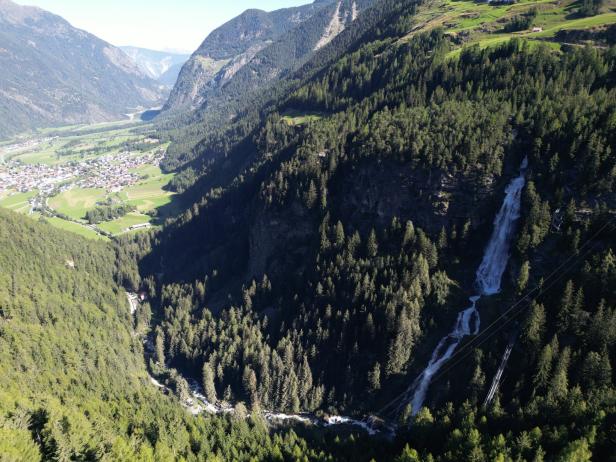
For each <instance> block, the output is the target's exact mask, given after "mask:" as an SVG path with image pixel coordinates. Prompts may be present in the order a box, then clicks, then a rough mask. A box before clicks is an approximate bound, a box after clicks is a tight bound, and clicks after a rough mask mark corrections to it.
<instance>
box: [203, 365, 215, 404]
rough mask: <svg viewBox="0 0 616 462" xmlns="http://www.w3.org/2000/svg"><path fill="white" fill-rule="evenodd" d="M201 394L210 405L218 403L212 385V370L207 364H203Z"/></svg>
mask: <svg viewBox="0 0 616 462" xmlns="http://www.w3.org/2000/svg"><path fill="white" fill-rule="evenodd" d="M202 372H203V393H204V395H205V398H206V399H207V400H208V401H209V402H210V403H215V402H216V401H218V398H217V397H216V386H215V385H214V369H213V368H212V365H211V364H210V363H209V362H206V363H203V370H202Z"/></svg>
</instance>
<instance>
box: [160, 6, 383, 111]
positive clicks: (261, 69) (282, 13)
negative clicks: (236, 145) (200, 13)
mask: <svg viewBox="0 0 616 462" xmlns="http://www.w3.org/2000/svg"><path fill="white" fill-rule="evenodd" d="M370 3H372V1H371V0H358V1H355V0H339V1H335V0H317V1H315V2H314V3H312V4H309V5H304V6H300V7H295V8H285V9H281V10H276V11H273V12H269V13H268V12H265V11H261V10H247V11H245V12H244V13H242V14H241V15H240V16H238V17H236V18H234V19H232V20H231V21H229V22H227V23H226V24H223V25H222V26H221V27H219V28H218V29H216V30H215V31H213V32H212V33H211V34H210V35H209V36H208V37H207V38H206V39H205V41H204V42H203V43H202V44H201V46H200V47H199V48H198V49H197V51H195V52H194V53H193V55H192V56H191V58H190V59H189V60H188V62H187V63H186V64H185V65H184V67H183V68H182V71H181V72H180V75H179V77H178V81H177V82H176V85H175V87H174V88H173V91H172V92H171V95H170V97H169V99H168V101H167V104H166V105H165V109H179V108H195V107H199V106H201V105H202V104H203V103H204V102H206V101H207V99H208V98H210V97H211V96H212V92H213V91H216V90H218V89H220V88H222V87H223V86H225V85H227V84H229V82H231V81H233V80H235V81H237V82H239V84H238V85H235V86H233V91H236V90H237V89H238V88H239V91H243V90H245V89H253V88H254V87H255V86H258V85H263V84H265V83H268V82H271V81H272V80H275V79H276V78H277V77H278V76H280V75H281V74H282V73H284V72H285V71H287V70H289V69H291V68H292V67H294V66H295V65H297V64H298V63H300V62H301V61H302V60H305V59H306V58H307V57H308V56H310V55H311V53H312V52H314V51H316V50H318V49H320V48H322V47H323V46H325V45H326V44H327V43H329V42H330V41H331V40H332V39H333V38H334V37H336V35H338V34H339V33H340V32H342V31H343V30H344V28H345V27H346V26H347V25H348V24H349V23H350V22H352V21H353V20H354V19H355V18H356V17H357V14H358V12H359V10H360V9H362V8H363V7H365V6H366V5H368V4H370ZM236 87H237V88H236Z"/></svg>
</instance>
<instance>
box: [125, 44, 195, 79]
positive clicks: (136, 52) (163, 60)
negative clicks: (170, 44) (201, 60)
mask: <svg viewBox="0 0 616 462" xmlns="http://www.w3.org/2000/svg"><path fill="white" fill-rule="evenodd" d="M120 49H121V50H122V51H123V52H124V53H126V54H127V55H128V57H129V58H131V59H132V60H133V61H134V62H135V64H137V66H138V67H139V69H141V71H142V72H143V73H145V74H146V75H147V76H148V77H150V78H151V79H154V80H158V81H159V82H160V83H161V84H163V85H166V86H168V87H173V85H174V84H175V82H176V80H177V78H178V75H179V73H180V70H181V69H182V66H183V65H184V63H185V62H186V61H187V60H188V58H190V54H182V53H171V52H166V51H157V50H149V49H147V48H139V47H132V46H121V47H120Z"/></svg>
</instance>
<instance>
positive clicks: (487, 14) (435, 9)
mask: <svg viewBox="0 0 616 462" xmlns="http://www.w3.org/2000/svg"><path fill="white" fill-rule="evenodd" d="M578 7H579V2H577V1H574V0H521V1H519V2H517V3H513V4H503V5H491V4H488V3H476V2H474V1H470V0H428V1H427V2H426V3H424V4H423V5H422V6H421V7H419V9H418V13H417V16H416V19H415V23H414V26H413V28H412V30H411V32H409V33H408V34H407V35H406V36H405V37H403V38H402V39H401V42H405V41H407V40H409V39H410V38H411V37H413V36H414V35H416V34H418V33H422V32H425V31H429V30H432V29H435V28H437V27H441V28H443V29H444V30H445V32H446V33H447V34H449V35H451V36H453V37H456V40H457V41H458V42H459V43H461V45H459V46H458V47H457V48H456V49H454V50H452V51H451V52H450V54H449V56H450V57H455V56H457V55H459V54H460V50H461V48H462V47H467V46H472V45H479V46H480V47H482V48H485V47H490V46H496V45H499V44H501V43H504V42H506V41H508V40H510V39H512V38H516V37H517V38H521V39H524V40H527V41H529V42H530V43H531V44H538V43H547V44H548V46H550V47H551V48H553V49H555V50H560V44H559V43H558V42H556V41H555V40H554V37H555V36H556V34H557V33H558V32H559V31H561V30H571V29H592V28H597V27H603V26H608V25H611V24H616V0H608V1H606V2H605V5H604V6H603V8H602V10H601V11H600V14H597V15H596V16H592V17H587V18H583V17H580V16H579V15H578V14H577V9H578ZM531 10H536V13H537V15H536V18H535V19H534V21H533V24H532V26H531V27H529V28H528V29H527V30H521V31H516V32H505V30H504V28H505V26H506V24H507V23H509V22H510V21H511V20H512V19H513V18H515V17H518V16H520V15H523V14H526V13H528V12H530V11H531ZM533 27H537V28H540V29H541V30H540V31H538V32H533V31H532V29H533Z"/></svg>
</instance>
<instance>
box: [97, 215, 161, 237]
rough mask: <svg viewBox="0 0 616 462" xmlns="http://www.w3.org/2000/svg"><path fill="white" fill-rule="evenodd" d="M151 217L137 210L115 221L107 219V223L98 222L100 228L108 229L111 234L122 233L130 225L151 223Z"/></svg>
mask: <svg viewBox="0 0 616 462" xmlns="http://www.w3.org/2000/svg"><path fill="white" fill-rule="evenodd" d="M150 220H151V217H149V216H148V215H143V214H141V213H137V212H131V213H128V214H126V215H125V216H123V217H121V218H118V219H116V220H113V221H107V222H105V223H100V224H98V225H97V226H98V228H100V229H102V230H103V231H106V232H108V233H110V234H114V235H115V234H121V233H124V232H126V231H127V230H128V228H129V227H131V226H134V225H140V224H142V223H149V222H150Z"/></svg>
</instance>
